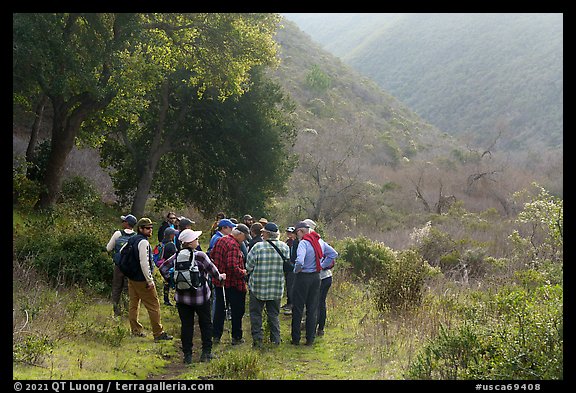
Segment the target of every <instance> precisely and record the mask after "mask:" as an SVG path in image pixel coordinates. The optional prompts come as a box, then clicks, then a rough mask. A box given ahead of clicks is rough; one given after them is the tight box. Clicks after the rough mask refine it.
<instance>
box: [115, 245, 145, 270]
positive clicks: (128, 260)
mask: <svg viewBox="0 0 576 393" xmlns="http://www.w3.org/2000/svg"><path fill="white" fill-rule="evenodd" d="M142 239H144V236H133V237H131V238H130V239H128V241H127V242H126V244H124V246H122V248H121V249H120V258H119V260H118V262H117V263H116V265H118V268H119V269H120V271H121V272H122V273H124V275H125V276H126V277H128V278H129V279H132V280H134V279H136V278H137V277H138V276H140V275H142V269H141V268H140V258H139V257H138V243H140V240H142Z"/></svg>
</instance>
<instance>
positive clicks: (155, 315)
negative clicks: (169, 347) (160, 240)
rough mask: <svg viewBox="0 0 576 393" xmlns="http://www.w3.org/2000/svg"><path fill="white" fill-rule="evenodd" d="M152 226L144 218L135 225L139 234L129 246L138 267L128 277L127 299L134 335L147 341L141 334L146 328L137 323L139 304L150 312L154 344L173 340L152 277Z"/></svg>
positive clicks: (149, 221) (147, 219)
mask: <svg viewBox="0 0 576 393" xmlns="http://www.w3.org/2000/svg"><path fill="white" fill-rule="evenodd" d="M152 226H153V223H152V220H150V219H149V218H147V217H143V218H141V219H140V220H139V221H138V223H137V224H136V227H137V228H138V232H137V233H136V235H135V236H132V237H131V238H130V240H128V243H127V244H128V245H130V246H131V247H132V249H133V257H132V258H134V259H131V260H132V261H134V262H135V263H137V269H136V274H135V275H134V276H133V277H128V296H129V297H130V305H129V308H128V320H129V321H130V330H131V331H132V335H133V336H138V337H144V336H145V334H144V332H143V331H142V330H143V328H144V327H143V326H142V324H141V323H140V322H139V321H138V314H139V311H140V303H142V304H144V307H146V310H147V311H148V317H149V318H150V325H151V327H152V334H153V335H154V341H159V340H172V338H173V337H172V336H170V335H168V334H167V333H166V332H165V331H164V328H163V327H162V322H161V320H160V302H159V301H158V294H157V293H156V285H155V284H154V278H153V277H152V265H153V264H154V262H153V261H152V247H150V243H149V242H148V239H149V238H150V237H151V236H152Z"/></svg>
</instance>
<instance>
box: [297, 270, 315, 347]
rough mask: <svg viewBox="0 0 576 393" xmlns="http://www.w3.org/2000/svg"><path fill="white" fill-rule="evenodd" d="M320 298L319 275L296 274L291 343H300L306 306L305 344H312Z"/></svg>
mask: <svg viewBox="0 0 576 393" xmlns="http://www.w3.org/2000/svg"><path fill="white" fill-rule="evenodd" d="M319 297H320V273H303V272H300V273H296V274H295V275H294V287H293V291H292V298H293V299H292V300H293V303H292V342H294V343H299V342H300V324H301V323H302V314H303V313H304V306H306V342H307V343H312V342H314V338H315V337H316V321H317V318H318V299H319Z"/></svg>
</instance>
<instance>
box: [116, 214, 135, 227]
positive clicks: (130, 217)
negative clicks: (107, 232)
mask: <svg viewBox="0 0 576 393" xmlns="http://www.w3.org/2000/svg"><path fill="white" fill-rule="evenodd" d="M120 219H121V220H122V221H126V222H127V223H128V224H130V226H132V227H133V226H134V225H136V222H137V221H138V220H137V219H136V217H134V216H133V215H132V214H128V215H125V216H120Z"/></svg>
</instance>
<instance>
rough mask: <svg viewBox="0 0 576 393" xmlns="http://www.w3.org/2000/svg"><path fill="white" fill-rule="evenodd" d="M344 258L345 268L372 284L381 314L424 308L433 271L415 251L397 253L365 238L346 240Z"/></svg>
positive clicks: (341, 256) (342, 253)
mask: <svg viewBox="0 0 576 393" xmlns="http://www.w3.org/2000/svg"><path fill="white" fill-rule="evenodd" d="M341 247H342V248H343V250H342V252H341V254H340V258H339V259H341V260H342V261H343V262H344V264H345V265H344V268H347V269H349V270H350V271H351V273H352V274H354V275H355V276H357V277H358V278H360V279H361V280H363V281H366V282H369V283H370V288H371V290H372V293H373V297H374V301H375V303H376V307H377V308H378V309H379V310H393V311H401V310H405V309H409V308H414V307H415V306H417V305H419V304H420V301H421V299H422V289H423V286H424V282H425V280H426V278H427V277H429V276H431V275H432V274H433V269H431V267H430V265H428V264H427V263H426V262H424V260H423V259H422V257H421V256H420V255H419V254H418V253H417V252H415V251H413V250H403V251H399V252H396V251H393V250H392V249H390V248H389V247H387V246H385V245H384V244H382V243H379V242H373V241H371V240H369V239H367V238H365V237H359V238H357V239H346V240H345V241H344V242H343V244H342V245H341Z"/></svg>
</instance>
